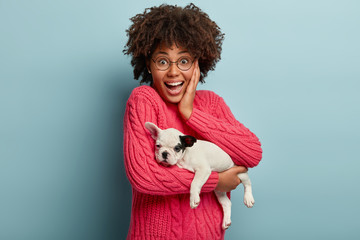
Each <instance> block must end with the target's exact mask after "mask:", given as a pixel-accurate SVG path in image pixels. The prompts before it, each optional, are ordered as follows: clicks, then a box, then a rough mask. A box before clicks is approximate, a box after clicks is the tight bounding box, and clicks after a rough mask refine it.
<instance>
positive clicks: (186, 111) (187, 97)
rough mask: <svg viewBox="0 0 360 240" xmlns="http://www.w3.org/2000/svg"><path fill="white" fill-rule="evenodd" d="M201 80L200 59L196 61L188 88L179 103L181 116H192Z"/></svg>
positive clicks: (186, 117)
mask: <svg viewBox="0 0 360 240" xmlns="http://www.w3.org/2000/svg"><path fill="white" fill-rule="evenodd" d="M199 80H200V68H199V62H198V60H196V61H195V63H194V71H193V74H192V77H191V79H190V82H189V84H188V86H187V88H186V91H185V93H184V96H183V97H182V99H181V101H180V102H179V104H178V108H179V112H180V114H181V116H182V117H183V118H184V119H185V120H188V119H189V118H190V116H191V113H192V111H193V103H194V98H195V92H196V87H197V85H198V83H199Z"/></svg>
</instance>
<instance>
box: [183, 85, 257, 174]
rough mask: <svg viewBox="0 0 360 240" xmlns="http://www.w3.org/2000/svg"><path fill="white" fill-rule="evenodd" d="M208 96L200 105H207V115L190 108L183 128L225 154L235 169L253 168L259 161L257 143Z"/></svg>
mask: <svg viewBox="0 0 360 240" xmlns="http://www.w3.org/2000/svg"><path fill="white" fill-rule="evenodd" d="M208 93H209V94H207V95H205V96H204V97H205V98H206V99H202V101H201V102H203V103H204V102H205V103H210V112H204V111H201V110H199V109H197V108H194V109H193V112H192V114H191V116H190V118H189V120H188V121H187V124H188V125H189V126H190V127H191V128H192V129H194V130H195V131H196V132H198V133H199V134H200V135H201V136H202V137H203V138H204V139H206V140H208V141H211V142H213V143H215V144H216V145H218V146H219V147H220V148H221V149H223V150H224V151H225V152H226V153H228V154H229V155H230V157H231V159H232V160H233V161H234V163H235V164H236V165H242V166H245V167H250V168H251V167H255V166H256V165H258V164H259V162H260V160H261V158H262V149H261V143H260V141H259V139H258V138H257V137H256V135H255V134H254V133H252V132H251V131H250V130H249V129H247V128H246V127H245V126H244V125H243V124H241V123H240V122H239V121H237V120H236V119H235V117H234V115H233V114H232V112H231V111H230V108H229V107H228V106H227V105H226V104H225V102H224V100H223V99H222V98H221V97H219V96H218V95H216V94H215V93H212V92H210V91H209V92H208Z"/></svg>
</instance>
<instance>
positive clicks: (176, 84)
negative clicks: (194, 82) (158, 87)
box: [166, 82, 182, 87]
mask: <svg viewBox="0 0 360 240" xmlns="http://www.w3.org/2000/svg"><path fill="white" fill-rule="evenodd" d="M180 84H182V82H174V83H166V85H170V86H172V87H175V86H179V85H180Z"/></svg>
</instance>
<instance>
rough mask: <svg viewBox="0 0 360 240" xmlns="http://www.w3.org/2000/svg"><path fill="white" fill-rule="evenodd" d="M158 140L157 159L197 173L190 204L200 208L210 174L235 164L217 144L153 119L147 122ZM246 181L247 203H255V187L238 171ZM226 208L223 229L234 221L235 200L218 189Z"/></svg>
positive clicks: (239, 175) (218, 196)
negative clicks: (232, 210) (162, 127)
mask: <svg viewBox="0 0 360 240" xmlns="http://www.w3.org/2000/svg"><path fill="white" fill-rule="evenodd" d="M145 127H146V128H147V129H148V130H149V131H150V133H151V135H152V137H153V138H154V140H156V143H155V145H156V151H155V156H156V160H157V161H158V162H159V163H161V164H163V165H166V166H168V165H175V164H176V165H177V166H178V167H180V168H184V169H187V170H189V171H192V172H194V173H195V176H194V179H193V181H192V183H191V187H190V207H191V208H196V207H197V206H198V205H199V203H200V192H201V188H202V186H203V185H204V184H205V182H206V181H207V179H208V178H209V176H210V174H211V172H212V171H216V172H223V171H225V170H227V169H229V168H231V167H233V166H234V163H233V161H232V160H231V158H230V156H229V155H228V154H227V153H226V152H224V151H223V150H222V149H221V148H220V147H218V146H217V145H215V144H213V143H211V142H208V141H203V140H197V139H195V138H194V137H191V136H186V135H184V134H183V133H181V132H180V131H178V130H176V129H173V128H169V129H165V130H161V129H160V128H158V127H157V126H156V125H155V124H153V123H148V122H147V123H145ZM238 177H239V178H240V180H241V182H242V183H243V185H244V190H245V193H244V204H245V205H246V206H247V207H252V206H253V205H254V202H255V201H254V198H253V195H252V188H251V182H250V179H249V176H248V174H247V173H240V174H238ZM215 194H216V196H217V198H218V200H219V202H220V204H221V206H222V208H223V211H224V218H223V224H222V227H223V229H227V228H228V227H229V226H230V224H231V219H230V217H231V201H230V199H229V198H228V197H227V195H226V193H225V192H219V191H215Z"/></svg>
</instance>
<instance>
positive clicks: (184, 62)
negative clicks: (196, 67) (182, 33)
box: [180, 58, 189, 65]
mask: <svg viewBox="0 0 360 240" xmlns="http://www.w3.org/2000/svg"><path fill="white" fill-rule="evenodd" d="M188 63H189V59H187V58H182V59H181V60H180V64H182V65H186V64H188Z"/></svg>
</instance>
